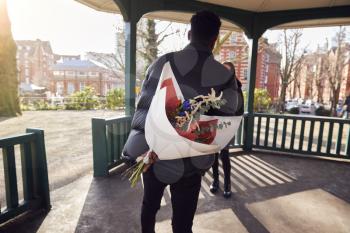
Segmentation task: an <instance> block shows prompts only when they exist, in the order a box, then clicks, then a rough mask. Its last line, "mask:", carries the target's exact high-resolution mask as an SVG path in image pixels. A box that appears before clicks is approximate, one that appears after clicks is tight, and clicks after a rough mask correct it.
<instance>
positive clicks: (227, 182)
mask: <svg viewBox="0 0 350 233" xmlns="http://www.w3.org/2000/svg"><path fill="white" fill-rule="evenodd" d="M223 65H224V66H225V67H226V68H227V69H228V70H230V71H231V72H232V73H233V75H232V76H233V78H234V79H236V81H237V85H238V89H239V90H241V87H242V84H241V82H240V81H239V80H238V79H237V77H236V71H235V66H234V65H233V63H232V62H224V63H223ZM242 109H243V108H242ZM228 147H229V145H227V146H226V147H225V148H224V149H222V150H221V151H220V158H221V162H222V168H223V170H224V194H223V196H224V197H225V198H230V197H231V178H230V175H231V163H230V158H229V149H228ZM212 169H213V179H214V181H213V183H212V184H211V185H210V191H211V192H212V193H216V192H217V191H218V189H219V153H217V154H215V160H214V163H213V166H212Z"/></svg>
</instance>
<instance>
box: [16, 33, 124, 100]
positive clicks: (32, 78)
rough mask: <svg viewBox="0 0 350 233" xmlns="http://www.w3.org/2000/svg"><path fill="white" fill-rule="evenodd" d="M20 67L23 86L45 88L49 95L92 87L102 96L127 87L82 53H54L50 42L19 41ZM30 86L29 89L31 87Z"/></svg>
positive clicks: (121, 79) (113, 74)
mask: <svg viewBox="0 0 350 233" xmlns="http://www.w3.org/2000/svg"><path fill="white" fill-rule="evenodd" d="M16 44H17V69H18V80H19V82H20V84H21V85H20V87H21V88H22V87H25V88H26V89H28V87H35V88H37V89H39V88H40V90H42V89H44V90H46V92H47V93H50V94H48V95H60V96H66V95H70V94H72V93H73V92H75V91H79V90H82V89H83V88H84V87H85V86H93V87H94V88H95V90H96V92H97V93H98V94H99V95H102V96H103V95H105V94H106V93H107V92H108V90H110V89H112V88H124V81H123V78H118V77H116V75H115V73H113V72H111V71H109V70H108V69H106V68H104V67H101V66H98V65H96V64H95V63H93V62H91V61H89V60H81V57H80V55H58V54H54V53H53V51H52V48H51V45H50V42H49V41H41V40H39V39H37V40H34V41H33V40H18V41H16ZM29 89H30V88H29Z"/></svg>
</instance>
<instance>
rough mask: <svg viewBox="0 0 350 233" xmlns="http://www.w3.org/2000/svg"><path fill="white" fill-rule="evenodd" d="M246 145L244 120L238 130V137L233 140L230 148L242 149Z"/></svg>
mask: <svg viewBox="0 0 350 233" xmlns="http://www.w3.org/2000/svg"><path fill="white" fill-rule="evenodd" d="M243 145H244V119H242V121H241V124H240V125H239V128H238V130H237V133H236V135H235V136H234V137H233V138H232V140H231V142H230V144H229V146H230V148H242V147H243Z"/></svg>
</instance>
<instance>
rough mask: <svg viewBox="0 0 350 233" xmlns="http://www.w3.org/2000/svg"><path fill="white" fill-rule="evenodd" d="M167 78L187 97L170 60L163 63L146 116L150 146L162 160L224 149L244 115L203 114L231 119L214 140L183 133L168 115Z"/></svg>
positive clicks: (219, 119) (146, 132)
mask: <svg viewBox="0 0 350 233" xmlns="http://www.w3.org/2000/svg"><path fill="white" fill-rule="evenodd" d="M166 79H172V81H173V85H174V88H175V90H176V95H177V97H178V98H179V99H181V100H183V99H184V97H183V95H182V93H181V90H180V88H179V86H178V83H177V81H176V79H175V76H174V73H173V71H172V69H171V66H170V64H169V62H167V63H166V64H165V65H164V67H163V70H162V74H161V76H160V79H159V83H158V87H157V89H156V93H155V95H154V97H153V99H152V103H151V106H150V108H149V111H148V114H147V117H146V123H145V137H146V141H147V144H148V146H149V148H150V150H153V151H154V152H155V153H156V154H157V155H158V158H159V159H160V160H170V159H179V158H186V157H194V156H201V155H207V154H212V153H216V152H218V151H220V150H221V149H223V148H224V147H225V146H226V145H227V144H228V143H229V142H230V141H231V139H232V138H233V137H234V135H235V134H236V132H237V130H238V127H239V125H240V122H241V119H242V116H229V117H227V116H226V117H222V116H205V115H201V117H200V120H213V119H218V124H220V122H231V124H230V125H228V126H227V127H224V128H222V129H217V130H216V136H215V139H214V141H213V142H212V143H211V144H204V143H199V142H195V141H191V140H189V139H187V138H185V137H182V136H180V135H179V134H178V133H177V131H176V130H175V129H174V128H173V126H172V125H171V123H170V122H169V120H168V117H167V115H166V110H165V103H166V88H167V87H163V88H160V87H161V84H162V83H163V81H164V80H166Z"/></svg>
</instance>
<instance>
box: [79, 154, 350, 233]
mask: <svg viewBox="0 0 350 233" xmlns="http://www.w3.org/2000/svg"><path fill="white" fill-rule="evenodd" d="M231 163H232V167H233V168H232V174H231V182H232V184H231V185H232V189H233V197H232V198H231V199H229V200H226V199H224V198H223V197H222V196H221V192H219V194H217V195H216V196H215V195H213V194H212V193H210V191H209V186H210V184H211V182H212V174H211V172H210V171H209V172H208V173H207V174H206V175H205V176H204V177H203V181H202V189H201V192H200V196H199V202H198V209H197V212H196V216H195V221H194V228H193V230H194V232H199V233H202V232H208V233H209V232H212V233H213V232H233V231H232V230H233V229H232V228H235V230H234V232H252V233H255V232H256V233H264V232H282V231H284V232H306V231H307V232H329V229H333V225H332V224H333V223H337V222H339V223H340V224H344V223H345V220H346V219H347V218H345V216H350V205H349V203H350V195H349V194H350V187H349V185H348V181H349V179H350V164H346V163H339V162H332V161H324V160H310V159H303V158H298V157H288V156H277V155H267V154H257V153H255V154H236V155H232V157H231ZM220 173H221V174H220V175H221V181H222V180H223V179H222V176H223V173H222V170H221V171H220ZM222 186H223V184H222V182H221V187H222ZM141 199H142V185H141V184H138V185H137V187H135V188H133V189H132V188H130V184H129V182H128V181H127V180H122V179H121V178H120V172H117V173H115V174H113V175H111V176H110V177H108V178H101V179H94V180H93V182H92V184H91V186H90V189H89V192H88V195H87V197H86V200H85V204H84V207H83V210H82V213H81V215H80V218H79V221H78V224H77V227H76V232H77V233H81V232H84V233H87V232H117V233H119V232H120V233H133V232H135V233H136V232H140V224H139V222H140V221H139V220H140V217H139V215H140V206H141ZM310 203H311V204H310ZM338 206H339V207H338ZM339 208H340V209H341V210H340V209H339ZM332 211H336V213H335V215H336V216H334V219H329V216H328V215H327V213H331V212H332ZM337 211H338V212H337ZM310 214H312V216H310ZM323 214H324V215H325V216H323ZM327 216H328V220H327ZM304 218H307V219H308V220H310V221H306V220H305V219H304ZM170 219H171V202H170V192H169V189H166V190H165V192H164V197H163V200H162V208H161V210H160V211H159V213H158V215H157V227H156V228H157V232H161V233H163V232H171V230H170V229H171V227H170V224H171V223H170ZM343 220H344V221H343ZM334 227H335V226H334ZM229 229H231V230H229ZM347 230H349V231H350V223H349V221H347V220H346V224H345V225H341V226H339V224H338V225H337V230H334V231H332V232H347Z"/></svg>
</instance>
